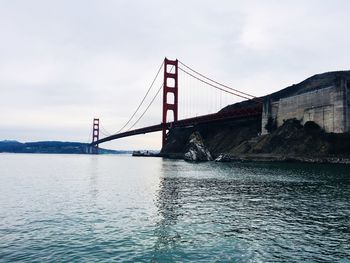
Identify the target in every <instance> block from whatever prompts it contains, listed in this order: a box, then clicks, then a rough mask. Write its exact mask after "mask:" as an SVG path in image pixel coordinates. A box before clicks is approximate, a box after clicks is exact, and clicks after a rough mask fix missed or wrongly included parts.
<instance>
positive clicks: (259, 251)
mask: <svg viewBox="0 0 350 263" xmlns="http://www.w3.org/2000/svg"><path fill="white" fill-rule="evenodd" d="M0 262H332V263H333V262H343V263H345V262H350V166H345V165H327V164H302V163H264V162H232V163H216V162H207V163H189V162H185V161H182V160H169V159H162V158H151V157H132V156H130V155H55V154H0Z"/></svg>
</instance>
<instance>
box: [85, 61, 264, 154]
mask: <svg viewBox="0 0 350 263" xmlns="http://www.w3.org/2000/svg"><path fill="white" fill-rule="evenodd" d="M162 70H163V78H162V79H161V80H160V81H161V85H160V86H159V87H158V89H157V88H154V87H155V83H156V81H157V80H158V79H159V76H160V74H161V72H162ZM180 80H181V81H180ZM191 81H192V82H193V81H195V82H196V83H197V84H198V83H199V84H200V88H199V89H198V87H197V89H198V90H197V92H193V91H191V87H190V86H191V85H189V84H190V83H191ZM197 86H198V85H197ZM203 86H204V87H206V90H207V91H206V93H207V94H206V95H207V97H208V99H207V102H206V104H205V102H204V99H203V98H204V93H205V89H204V88H203ZM208 88H209V91H208ZM152 90H154V94H153V97H152V96H151V93H152ZM161 91H162V93H163V94H162V101H161V104H162V110H161V112H162V120H161V122H160V123H158V124H152V125H149V124H148V125H143V126H141V127H140V128H135V127H136V126H137V125H138V124H140V121H141V120H142V119H144V118H145V115H146V113H147V112H148V111H149V109H150V108H151V106H152V105H154V104H155V101H156V99H157V98H159V97H160V96H159V95H160V94H161ZM179 91H180V92H179ZM213 92H215V93H213ZM179 94H182V96H181V98H182V100H183V101H181V103H179V102H180V100H179V98H180V96H179ZM223 94H225V95H226V96H229V98H231V101H227V100H226V101H225V100H223ZM189 97H194V98H195V101H196V102H197V103H199V104H201V106H202V108H204V109H208V108H210V109H212V108H213V107H212V102H211V101H212V100H215V99H216V100H218V98H219V100H220V105H219V108H218V106H217V105H216V109H214V110H215V111H214V112H211V113H208V112H207V113H206V114H200V115H198V111H193V110H192V104H193V102H192V101H190V100H189V99H188V98H189ZM232 97H236V98H239V99H241V100H242V99H243V100H247V101H250V102H251V103H249V104H248V105H249V106H247V107H240V108H235V109H232V110H225V111H218V110H219V109H221V107H222V103H223V101H224V103H226V105H228V104H232ZM147 98H149V103H148V105H147V104H146V100H147ZM183 104H184V108H185V109H183V110H182V113H183V114H182V115H181V116H180V115H179V108H181V106H182V105H183ZM208 105H209V106H208ZM226 105H225V106H226ZM143 107H144V109H143V111H141V109H142V108H143ZM214 108H215V106H214ZM207 111H208V110H207ZM261 113H262V99H261V98H258V97H255V96H253V95H251V94H248V93H246V92H242V91H240V90H238V89H234V88H232V87H229V86H227V85H224V84H222V83H220V82H218V81H215V80H213V79H212V78H209V77H207V76H205V75H203V74H201V73H199V72H198V71H196V70H194V69H193V68H191V67H189V66H187V65H186V64H184V63H183V62H181V61H179V60H169V59H167V58H165V59H164V61H163V62H162V64H161V66H160V67H159V69H158V71H157V74H156V76H155V78H154V79H153V81H152V84H151V85H150V87H149V88H148V90H147V91H146V93H145V95H144V96H143V98H142V99H141V102H140V103H139V105H138V106H137V107H136V110H135V111H134V112H133V114H131V117H130V118H129V119H128V121H126V122H125V124H124V125H123V127H121V128H120V129H119V130H118V131H117V132H116V133H114V134H109V133H107V132H103V130H104V129H101V125H100V120H99V119H98V118H95V119H94V120H93V130H92V142H91V144H90V146H91V149H92V150H91V152H92V153H98V145H99V144H101V143H104V142H108V141H111V140H116V139H120V138H124V137H129V136H135V135H139V134H147V133H152V132H159V131H161V132H162V146H164V145H165V144H166V140H167V134H168V132H169V130H170V129H172V128H180V127H187V126H195V125H199V124H210V123H214V122H219V121H228V120H233V119H240V118H248V117H253V116H261ZM169 115H170V116H169ZM171 115H172V116H171ZM193 115H195V116H193ZM170 117H172V119H171V118H170ZM100 134H102V135H105V137H103V138H100Z"/></svg>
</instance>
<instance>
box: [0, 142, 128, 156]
mask: <svg viewBox="0 0 350 263" xmlns="http://www.w3.org/2000/svg"><path fill="white" fill-rule="evenodd" d="M87 147H88V144H86V143H80V142H60V141H43V142H26V143H21V142H18V141H9V140H6V141H0V152H7V153H60V154H85V153H86V152H87V151H86V149H87ZM99 153H100V154H123V153H130V152H127V151H114V150H107V149H103V148H99Z"/></svg>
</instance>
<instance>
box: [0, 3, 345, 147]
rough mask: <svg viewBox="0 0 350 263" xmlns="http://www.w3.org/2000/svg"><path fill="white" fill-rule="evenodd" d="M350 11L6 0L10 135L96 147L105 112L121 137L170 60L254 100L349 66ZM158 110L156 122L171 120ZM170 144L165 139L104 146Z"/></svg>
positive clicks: (4, 111) (1, 112)
mask: <svg viewBox="0 0 350 263" xmlns="http://www.w3.org/2000/svg"><path fill="white" fill-rule="evenodd" d="M349 10H350V1H347V0H332V1H331V0H329V1H326V0H325V1H319V0H317V1H315V0H309V1H299V0H293V1H289V0H285V1H278V0H265V1H261V0H256V1H249V0H248V1H243V0H242V1H234V0H230V1H225V0H221V1H214V0H212V1H209V0H201V1H199V0H193V1H190V0H177V1H168V0H148V1H133V0H114V1H113V0H104V1H98V0H94V1H93V0H75V1H72V0H51V1H47V0H31V1H26V0H0V32H1V38H0V92H1V93H0V94H1V103H0V116H1V124H0V140H5V139H11V140H18V141H22V142H25V141H42V140H60V141H80V142H88V141H90V140H91V139H90V136H91V129H92V119H93V118H94V117H98V118H100V121H101V125H102V126H103V129H104V131H105V132H106V133H107V132H108V133H115V132H116V131H118V130H119V129H120V128H121V127H122V126H123V124H124V123H125V122H126V121H127V120H128V119H129V117H130V115H131V114H132V113H133V111H134V110H135V108H136V107H137V106H138V104H139V102H140V100H141V99H142V97H143V95H144V94H145V92H146V91H147V89H148V87H149V85H150V83H151V82H152V79H153V78H154V75H155V73H156V72H157V70H158V68H159V65H160V64H161V62H162V60H163V59H164V57H168V58H169V59H179V60H181V61H183V62H184V63H186V64H188V65H190V66H192V67H193V68H195V69H196V70H198V71H200V72H203V73H205V74H206V75H208V76H210V77H212V78H214V79H216V80H219V81H220V82H222V83H225V84H227V85H229V86H231V87H234V88H237V89H239V90H241V91H244V92H247V93H249V94H254V95H255V96H262V95H266V94H269V93H272V92H274V91H277V90H280V89H282V88H284V87H287V86H289V85H292V84H295V83H298V82H300V81H302V80H304V79H305V78H308V77H310V76H312V75H314V74H317V73H322V72H326V71H335V70H349V69H350V65H349V63H350V59H349V58H350V54H349V53H350V52H349V50H350V34H349V30H348V26H349V25H350V16H349ZM180 80H181V79H180ZM160 81H161V80H160ZM181 84H182V83H181V82H179V92H180V93H181V92H182V91H183V90H181V87H182V86H184V85H182V86H181ZM182 94H185V92H183V93H182ZM209 95H210V93H209ZM200 100H201V97H200ZM203 100H204V98H203ZM238 101H240V99H239V98H231V99H230V101H229V102H230V103H231V102H232V103H234V102H238ZM179 103H180V104H181V101H180V102H179ZM157 105H158V106H157ZM157 105H155V106H154V109H152V110H150V113H149V116H148V118H149V120H148V121H149V122H148V124H158V123H160V122H161V104H160V103H158V104H157ZM152 107H153V106H152ZM196 114H197V113H196ZM198 114H199V113H198ZM146 124H147V123H146ZM140 125H142V124H140ZM160 146H161V135H160V133H155V134H148V135H139V136H135V137H131V138H125V139H120V140H117V141H113V142H109V143H106V144H102V145H101V147H105V148H111V149H130V150H133V149H159V148H160Z"/></svg>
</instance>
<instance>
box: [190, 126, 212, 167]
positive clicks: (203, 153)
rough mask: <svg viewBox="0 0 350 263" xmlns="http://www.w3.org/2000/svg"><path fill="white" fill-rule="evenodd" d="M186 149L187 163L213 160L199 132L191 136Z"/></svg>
mask: <svg viewBox="0 0 350 263" xmlns="http://www.w3.org/2000/svg"><path fill="white" fill-rule="evenodd" d="M186 148H187V150H186V152H185V154H184V159H185V160H186V161H192V162H203V161H211V160H213V158H212V156H211V154H210V152H209V150H208V149H207V147H205V145H204V142H203V139H202V136H201V135H200V133H199V132H194V133H192V134H191V136H190V138H189V141H188V143H187V147H186Z"/></svg>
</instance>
